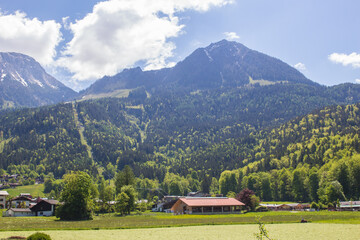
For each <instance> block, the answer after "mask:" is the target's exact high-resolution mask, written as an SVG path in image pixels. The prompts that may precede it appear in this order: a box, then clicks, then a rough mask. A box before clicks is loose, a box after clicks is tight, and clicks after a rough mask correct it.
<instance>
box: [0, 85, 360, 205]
mask: <svg viewBox="0 0 360 240" xmlns="http://www.w3.org/2000/svg"><path fill="white" fill-rule="evenodd" d="M356 102H360V88H359V86H358V85H351V84H348V85H340V86H335V87H331V88H329V87H322V86H316V85H313V86H309V85H302V84H297V85H292V84H275V85H268V86H259V85H247V86H245V87H241V88H232V89H215V90H204V91H196V92H186V91H184V92H170V91H164V92H159V93H157V94H154V95H152V96H151V97H149V96H148V95H147V94H146V92H145V89H143V88H139V89H137V90H135V91H132V92H131V93H130V94H129V97H128V98H125V99H117V98H108V99H99V100H92V101H82V102H75V103H68V104H58V105H55V106H50V107H42V108H38V109H23V110H17V111H10V112H9V111H8V112H3V113H1V115H0V133H1V136H0V140H1V142H0V168H3V169H5V170H7V171H8V172H9V173H11V172H15V173H16V172H21V171H23V172H29V171H35V172H38V173H41V172H43V173H45V174H49V173H52V174H53V175H54V176H55V177H57V178H60V177H62V175H63V174H64V173H66V172H68V171H71V170H85V171H88V172H89V173H90V174H92V175H93V176H97V175H98V174H100V173H103V174H104V177H105V178H109V177H110V178H111V177H113V174H110V173H111V171H112V170H111V169H113V168H117V169H118V170H121V169H123V167H124V166H125V165H130V166H131V167H132V168H133V169H134V173H135V175H136V176H138V177H140V176H141V179H143V180H142V181H145V182H144V183H142V184H154V182H152V181H150V180H151V179H152V180H155V179H156V181H155V182H157V184H159V182H160V183H161V184H162V187H163V189H165V192H167V193H170V194H184V193H186V192H188V191H196V190H200V189H202V190H204V191H208V192H213V193H214V192H216V191H217V189H218V188H217V187H216V186H218V185H217V184H219V185H220V191H221V192H222V193H224V194H227V193H228V192H229V191H234V192H237V191H239V190H240V189H242V188H244V187H248V188H250V189H254V190H255V191H256V193H257V194H258V195H260V196H261V197H262V199H265V200H271V199H276V200H298V201H307V200H312V199H314V200H316V199H317V198H318V196H319V195H318V193H319V191H330V190H331V188H334V189H338V190H339V189H340V188H339V186H340V187H341V188H342V189H343V190H342V191H343V193H344V194H345V196H346V197H358V196H359V193H360V191H359V189H358V188H359V187H358V186H359V183H360V181H359V176H360V175H359V173H358V172H357V171H359V159H358V158H357V154H358V151H359V149H360V144H359V140H358V133H359V128H358V126H359V124H360V122H359V121H360V112H359V108H360V105H359V104H355V105H347V106H346V105H345V104H349V103H356ZM339 105H344V106H339ZM325 106H328V107H325ZM324 107H325V108H324ZM311 112H312V113H311ZM309 113H310V114H309ZM306 114H308V115H306ZM291 119H293V120H291ZM290 120H291V121H290ZM16 166H17V167H16ZM100 169H101V171H99V170H100ZM103 170H105V172H104V171H103ZM230 170H231V171H230ZM344 176H347V177H345V178H344ZM219 177H220V178H219ZM146 179H147V180H146ZM217 179H219V182H218V183H217V181H218V180H217ZM336 181H338V182H336ZM146 182H147V183H146ZM338 183H339V184H340V185H339V184H338ZM311 184H313V185H311ZM329 184H330V185H329ZM331 184H333V185H331ZM175 185H176V186H175ZM170 186H171V187H170ZM350 188H351V189H355V190H354V191H351V192H350V191H349V189H350ZM329 189H330V190H329ZM340 190H341V189H340ZM340 190H339V191H340ZM321 195H324V196H325V195H326V194H321ZM326 196H327V195H326ZM345 196H344V197H345Z"/></svg>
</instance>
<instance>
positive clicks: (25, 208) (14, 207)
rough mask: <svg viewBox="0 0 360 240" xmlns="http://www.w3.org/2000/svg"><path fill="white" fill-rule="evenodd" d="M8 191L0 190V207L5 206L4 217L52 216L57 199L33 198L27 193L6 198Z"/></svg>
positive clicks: (57, 202)
mask: <svg viewBox="0 0 360 240" xmlns="http://www.w3.org/2000/svg"><path fill="white" fill-rule="evenodd" d="M8 196H9V193H8V192H7V191H0V208H6V209H7V210H6V211H5V212H3V216H4V217H30V216H54V215H55V210H56V206H57V205H58V204H59V201H57V200H50V199H46V198H39V197H38V198H33V197H32V196H31V195H30V194H28V193H21V194H20V195H19V196H17V197H15V198H12V199H7V198H8Z"/></svg>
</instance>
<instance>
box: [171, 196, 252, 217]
mask: <svg viewBox="0 0 360 240" xmlns="http://www.w3.org/2000/svg"><path fill="white" fill-rule="evenodd" d="M243 206H245V204H244V203H242V202H240V201H238V200H236V199H235V198H227V197H183V198H179V199H178V200H177V202H176V203H175V204H174V206H173V207H172V208H171V211H172V212H173V213H174V214H216V213H218V214H219V213H236V212H237V213H239V212H241V209H242V207H243Z"/></svg>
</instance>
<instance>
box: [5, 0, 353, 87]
mask: <svg viewBox="0 0 360 240" xmlns="http://www.w3.org/2000/svg"><path fill="white" fill-rule="evenodd" d="M0 9H1V10H0V11H1V15H0V51H15V52H22V53H25V54H28V55H30V56H32V57H34V58H35V59H36V60H38V61H39V62H41V64H42V65H43V66H45V68H46V69H47V70H48V71H49V72H50V73H51V74H53V75H55V76H56V77H57V78H58V79H59V80H61V81H63V82H64V83H65V84H66V85H68V86H70V87H72V88H74V89H76V90H80V89H82V88H84V87H86V86H88V85H89V84H91V83H92V82H93V81H94V80H95V79H98V78H100V77H101V76H103V75H113V74H115V73H117V72H119V71H121V70H122V69H123V68H128V67H133V66H137V65H140V66H141V67H142V68H143V69H157V68H161V67H165V66H173V65H174V64H175V63H176V62H178V61H180V60H182V59H184V58H185V57H186V56H187V55H189V54H190V53H191V52H192V51H194V50H195V49H196V48H198V47H205V46H207V45H209V44H210V43H212V42H217V41H220V40H221V39H224V38H228V39H230V40H235V41H238V42H240V43H243V44H244V45H246V46H247V47H249V48H251V49H254V50H257V51H260V52H263V53H266V54H268V55H270V56H273V57H276V58H279V59H281V60H283V61H284V62H286V63H288V64H290V65H292V66H296V67H297V68H298V69H299V70H300V71H301V72H303V73H304V74H305V75H306V76H307V77H308V78H309V79H311V80H313V81H315V82H318V83H321V84H324V85H335V84H339V83H343V82H352V83H355V82H359V83H360V31H359V30H358V29H359V26H360V18H359V17H358V11H359V9H360V1H356V0H341V1H340V0H330V1H325V0H319V1H313V0H312V1H311V0H303V1H293V0H273V1H269V0H108V1H94V0H86V1H85V0H76V1H73V0H71V1H70V0H61V1H60V0H56V1H55V0H53V1H49V0H1V1H0ZM226 33H227V34H226Z"/></svg>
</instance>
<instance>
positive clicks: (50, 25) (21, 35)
mask: <svg viewBox="0 0 360 240" xmlns="http://www.w3.org/2000/svg"><path fill="white" fill-rule="evenodd" d="M60 28H61V25H60V24H58V23H56V22H55V21H52V20H51V21H40V20H38V19H37V18H33V19H29V18H27V17H26V14H25V13H22V12H15V13H14V14H9V15H4V14H3V13H1V12H0V51H1V52H19V53H23V54H26V55H29V56H31V57H33V58H35V59H36V60H37V61H39V62H40V63H41V64H44V65H47V64H50V63H52V62H53V58H54V57H55V56H56V50H55V48H56V46H57V45H58V44H59V42H60V41H61V32H60Z"/></svg>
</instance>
